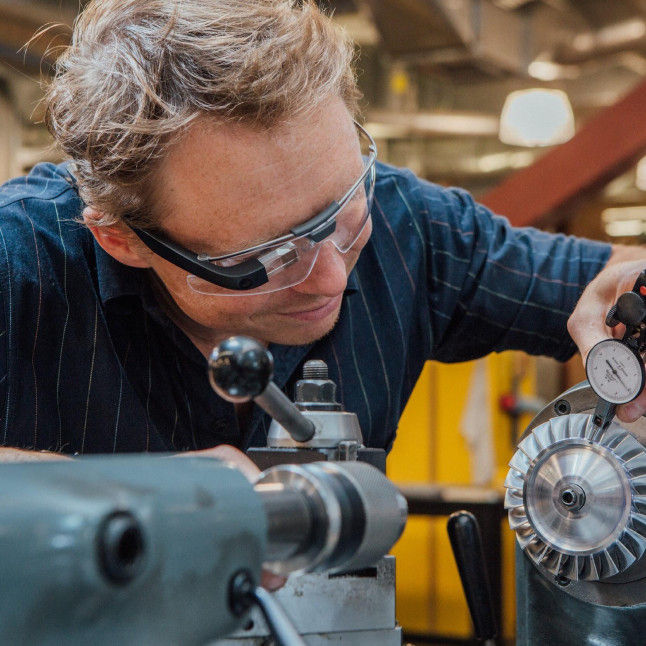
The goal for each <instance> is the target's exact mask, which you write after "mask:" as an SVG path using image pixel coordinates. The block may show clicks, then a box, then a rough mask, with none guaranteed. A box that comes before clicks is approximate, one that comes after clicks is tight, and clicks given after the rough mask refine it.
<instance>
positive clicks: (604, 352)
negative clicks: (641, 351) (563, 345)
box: [585, 339, 644, 404]
mask: <svg viewBox="0 0 646 646" xmlns="http://www.w3.org/2000/svg"><path fill="white" fill-rule="evenodd" d="M585 371H586V374H587V376H588V381H589V382H590V386H592V389H593V390H594V392H595V393H597V395H599V397H601V398H603V399H605V400H606V401H607V402H610V403H611V404H626V403H627V402H629V401H632V400H633V399H635V397H637V395H639V393H640V392H641V391H642V389H643V387H644V363H643V361H642V359H641V357H640V356H639V355H638V354H637V352H635V351H634V350H633V349H632V348H631V347H629V346H627V345H626V344H625V343H623V342H622V341H619V340H618V339H605V340H604V341H600V342H599V343H597V345H595V346H594V347H593V348H592V350H590V352H589V353H588V358H587V360H586V363H585Z"/></svg>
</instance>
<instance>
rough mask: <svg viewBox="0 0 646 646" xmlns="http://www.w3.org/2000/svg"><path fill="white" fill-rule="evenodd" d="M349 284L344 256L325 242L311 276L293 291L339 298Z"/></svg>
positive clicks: (332, 245) (329, 243)
mask: <svg viewBox="0 0 646 646" xmlns="http://www.w3.org/2000/svg"><path fill="white" fill-rule="evenodd" d="M347 282H348V275H347V272H346V266H345V256H344V254H342V253H341V252H339V251H338V250H337V248H336V247H335V246H334V244H332V243H331V242H325V243H323V244H322V245H321V248H320V249H319V253H318V257H317V259H316V262H315V263H314V266H313V267H312V271H311V272H310V275H309V276H308V277H307V278H306V279H305V280H304V281H303V282H302V283H300V284H299V285H295V286H294V287H293V288H292V289H295V290H296V291H298V292H301V293H303V294H313V295H319V296H337V295H338V294H340V293H341V292H342V291H343V290H344V289H345V286H346V284H347Z"/></svg>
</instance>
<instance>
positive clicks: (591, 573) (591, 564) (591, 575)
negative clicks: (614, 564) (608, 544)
mask: <svg viewBox="0 0 646 646" xmlns="http://www.w3.org/2000/svg"><path fill="white" fill-rule="evenodd" d="M588 568H589V569H588V576H587V580H588V581H598V580H599V574H600V572H599V569H598V568H597V561H596V559H595V557H594V556H591V557H589V558H588Z"/></svg>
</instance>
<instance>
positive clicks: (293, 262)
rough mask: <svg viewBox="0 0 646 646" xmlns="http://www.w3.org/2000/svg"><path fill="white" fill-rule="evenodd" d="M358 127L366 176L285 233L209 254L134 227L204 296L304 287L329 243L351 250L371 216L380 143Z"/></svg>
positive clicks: (264, 292)
mask: <svg viewBox="0 0 646 646" xmlns="http://www.w3.org/2000/svg"><path fill="white" fill-rule="evenodd" d="M355 125H356V128H357V131H358V133H359V140H360V142H361V145H362V146H361V148H362V159H363V164H364V165H363V172H362V173H361V176H360V177H359V178H358V179H357V180H356V181H355V182H354V184H353V185H352V186H351V187H350V189H349V190H348V191H347V192H346V194H345V195H344V196H343V197H342V198H341V199H340V200H338V201H334V202H331V203H330V204H329V205H328V206H327V207H326V208H325V209H324V210H323V211H321V212H320V213H318V214H317V215H315V216H314V217H312V218H310V219H309V220H307V221H306V222H303V223H302V224H299V225H297V226H295V227H294V228H292V229H291V230H290V231H289V233H287V234H285V235H283V236H280V237H278V238H274V239H273V240H269V241H267V242H264V243H262V244H259V245H256V246H254V247H249V248H247V249H242V250H240V251H237V252H235V253H230V254H227V255H223V256H208V255H205V254H195V253H193V252H192V251H189V250H188V249H185V248H184V247H182V246H180V245H178V244H176V243H175V242H173V241H171V240H169V239H168V238H166V237H165V236H164V235H163V234H161V233H158V232H152V231H149V230H145V229H139V228H136V227H132V230H133V231H134V232H135V234H136V235H137V236H138V237H139V239H140V240H141V241H142V242H143V243H144V244H145V245H146V246H147V247H148V248H149V249H150V250H151V251H153V252H154V253H156V254H157V255H158V256H160V257H161V258H164V260H167V261H168V262H170V263H172V264H174V265H176V266H177V267H180V268H181V269H184V270H185V271H187V272H188V276H187V277H186V282H187V283H188V286H189V287H190V288H191V289H192V290H194V291H196V292H198V293H200V294H212V295H217V296H248V295H252V294H268V293H271V292H275V291H278V290H281V289H286V288H288V287H293V286H294V285H298V284H299V283H301V282H303V281H304V280H305V279H306V278H307V277H308V276H309V275H310V272H311V271H312V268H313V267H314V264H315V263H316V259H317V257H318V253H319V250H320V249H321V246H322V245H323V244H325V243H327V242H330V243H332V244H333V245H334V246H335V247H336V249H337V250H338V251H339V252H340V253H342V254H345V253H347V252H348V251H349V250H350V249H351V248H352V246H353V245H354V244H355V243H356V241H357V240H358V238H359V236H360V235H361V233H362V232H363V230H364V229H365V227H366V224H367V222H368V220H369V218H370V208H371V206H372V200H373V197H374V189H375V177H376V169H375V162H376V160H377V146H376V144H375V142H374V140H373V139H372V137H371V136H370V135H369V134H368V132H367V131H366V130H364V128H362V127H361V126H360V125H359V124H358V123H356V124H355Z"/></svg>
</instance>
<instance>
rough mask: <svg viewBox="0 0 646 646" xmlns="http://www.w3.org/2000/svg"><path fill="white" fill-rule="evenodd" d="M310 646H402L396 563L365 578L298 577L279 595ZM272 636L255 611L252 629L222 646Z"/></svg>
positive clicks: (388, 561) (386, 561) (385, 562)
mask: <svg viewBox="0 0 646 646" xmlns="http://www.w3.org/2000/svg"><path fill="white" fill-rule="evenodd" d="M273 595H274V597H275V598H276V600H277V601H278V602H279V603H280V604H281V606H282V607H283V608H284V609H285V611H286V612H287V614H288V615H289V617H291V618H292V621H293V622H294V624H295V625H296V628H297V629H298V632H299V633H300V634H301V635H303V637H304V638H305V641H306V642H307V644H308V645H309V646H316V645H317V644H321V645H323V644H342V645H344V646H401V643H402V635H401V628H400V627H399V626H398V625H397V621H396V618H395V558H394V557H393V556H385V557H383V558H381V559H379V561H378V562H377V563H376V564H375V565H374V567H371V568H367V569H364V570H362V571H359V572H351V573H348V574H341V575H339V574H336V575H331V576H330V575H329V574H326V573H318V574H292V575H290V577H289V578H288V579H287V583H286V584H285V585H284V586H283V587H282V588H280V589H279V590H277V591H276V592H274V593H273ZM268 636H269V630H268V628H267V626H266V623H265V620H264V618H263V617H262V614H261V613H260V611H258V610H257V609H255V608H254V609H252V610H251V612H250V614H249V618H248V621H247V623H246V625H244V626H243V627H241V628H240V629H239V630H238V631H237V632H235V633H234V634H233V635H232V636H231V637H229V638H227V639H224V640H221V641H218V642H217V644H218V646H261V645H263V644H266V643H267V642H266V640H267V637H268Z"/></svg>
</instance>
